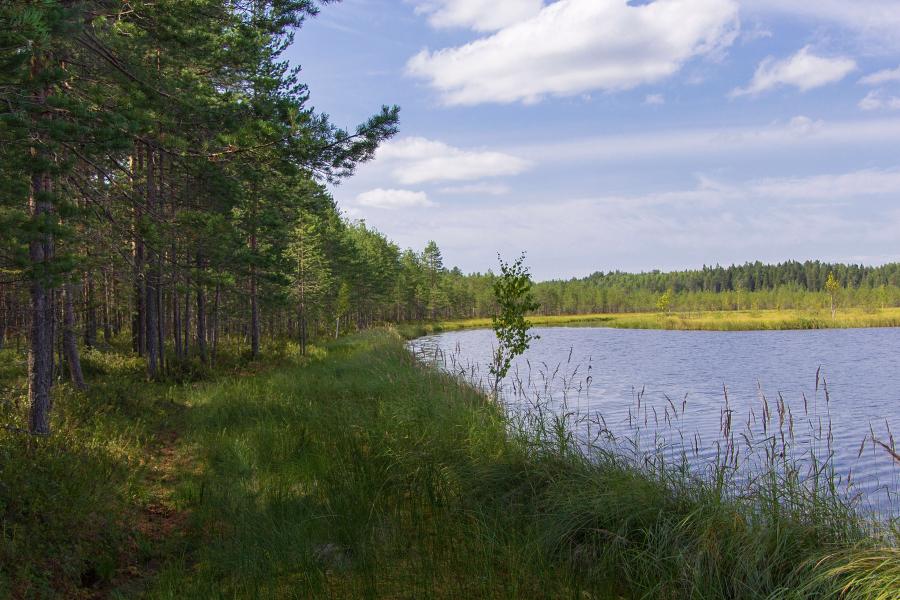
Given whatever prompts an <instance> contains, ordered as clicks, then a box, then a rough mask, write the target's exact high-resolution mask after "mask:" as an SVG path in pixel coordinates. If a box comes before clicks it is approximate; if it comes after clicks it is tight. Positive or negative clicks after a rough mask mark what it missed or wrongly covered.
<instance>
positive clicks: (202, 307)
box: [197, 254, 207, 363]
mask: <svg viewBox="0 0 900 600" xmlns="http://www.w3.org/2000/svg"><path fill="white" fill-rule="evenodd" d="M202 269H203V256H202V255H201V254H197V271H198V272H199V271H200V270H202ZM197 350H199V352H200V360H201V361H203V362H204V363H205V362H206V360H207V351H206V290H205V289H204V287H203V282H201V281H198V282H197Z"/></svg>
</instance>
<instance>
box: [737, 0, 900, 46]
mask: <svg viewBox="0 0 900 600" xmlns="http://www.w3.org/2000/svg"><path fill="white" fill-rule="evenodd" d="M740 1H741V6H742V9H743V10H742V12H744V13H745V14H748V15H759V14H761V13H779V14H785V15H790V16H795V17H800V18H802V19H808V20H811V21H819V22H825V23H831V24H834V25H836V26H838V27H839V28H841V29H847V30H850V31H853V32H856V33H857V34H859V37H860V39H861V41H862V42H863V43H864V45H866V46H867V47H868V48H870V49H872V50H877V51H882V52H883V51H884V50H885V49H886V48H888V47H893V48H896V47H897V46H898V36H897V29H898V28H900V10H898V7H897V0H740Z"/></svg>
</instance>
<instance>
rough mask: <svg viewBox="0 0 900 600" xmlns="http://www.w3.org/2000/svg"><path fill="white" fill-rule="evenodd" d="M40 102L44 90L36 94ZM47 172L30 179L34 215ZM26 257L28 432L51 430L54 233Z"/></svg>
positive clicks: (47, 206)
mask: <svg viewBox="0 0 900 600" xmlns="http://www.w3.org/2000/svg"><path fill="white" fill-rule="evenodd" d="M39 99H40V103H41V104H43V103H44V102H45V101H46V94H45V93H44V94H42V95H39ZM49 188H50V177H49V175H47V174H45V173H42V174H35V175H34V176H33V177H32V179H31V198H30V200H29V205H30V206H29V208H30V212H31V216H32V218H33V219H35V220H36V221H37V220H40V219H43V218H46V217H47V216H48V215H50V214H51V213H52V212H53V205H52V204H51V202H50V201H49V200H48V199H47V198H46V197H45V194H47V193H49V192H50V189H49ZM28 257H29V260H30V261H31V264H32V266H33V267H34V269H35V270H36V271H37V272H36V273H34V274H33V275H32V281H31V286H30V294H31V335H30V339H29V342H30V345H29V348H28V406H29V414H28V427H29V430H30V431H31V433H35V434H41V435H49V434H50V409H51V407H52V401H51V398H50V388H51V386H52V385H53V319H54V317H55V315H54V312H53V302H52V300H51V297H50V296H51V292H52V288H51V287H50V284H49V278H48V277H47V276H46V275H45V274H44V273H43V272H42V271H43V269H44V268H45V267H46V266H47V264H48V263H49V262H50V261H52V260H53V234H51V233H49V232H44V233H41V234H39V235H36V236H35V237H34V238H33V239H32V240H31V242H30V243H29V245H28Z"/></svg>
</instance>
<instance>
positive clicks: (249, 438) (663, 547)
mask: <svg viewBox="0 0 900 600" xmlns="http://www.w3.org/2000/svg"><path fill="white" fill-rule="evenodd" d="M267 352H268V354H267V358H266V359H265V360H263V361H256V362H253V361H248V360H246V359H245V358H241V357H240V356H239V354H238V353H237V352H235V354H234V356H233V357H232V358H229V357H228V356H223V357H222V358H221V359H220V364H219V366H218V367H217V369H216V370H213V371H207V372H203V371H202V370H200V369H199V367H198V368H197V370H196V371H194V370H191V369H185V370H183V371H182V372H181V374H180V376H179V378H178V379H177V380H176V379H174V378H173V379H172V380H170V381H165V382H157V383H152V384H151V383H147V382H146V381H144V380H143V370H142V366H141V362H140V360H139V359H136V358H131V357H125V356H123V355H120V354H116V353H112V352H108V353H101V352H97V351H94V352H90V353H87V354H86V356H85V366H86V369H85V370H86V372H87V373H88V377H89V382H90V384H91V390H90V391H89V392H87V393H77V392H74V391H72V390H70V389H68V388H67V386H65V385H61V386H60V387H59V388H58V390H57V400H56V404H55V406H54V411H55V412H54V427H55V433H54V435H53V436H52V437H50V438H49V439H32V438H28V437H27V436H23V435H22V434H17V433H13V432H10V431H6V430H4V431H5V432H0V457H2V461H0V475H2V476H0V516H2V519H3V527H2V529H0V542H2V545H0V597H5V596H12V597H15V598H19V597H21V598H56V597H72V598H100V597H110V598H138V597H140V598H167V599H175V598H177V599H183V598H198V599H207V598H248V599H250V598H410V599H413V598H573V599H575V598H578V599H590V598H636V597H644V598H723V597H729V598H744V597H746V598H762V597H766V598H781V597H785V598H823V597H838V590H840V589H845V592H846V595H845V596H843V597H847V598H884V599H887V598H894V597H896V596H895V595H894V594H895V593H896V592H897V591H898V590H900V583H898V582H900V555H898V551H897V550H896V547H895V546H893V545H892V543H891V542H890V541H888V540H887V539H886V538H884V537H873V536H872V534H871V532H870V530H868V529H867V528H866V526H865V524H864V523H862V522H860V521H859V520H858V519H857V517H856V516H855V515H854V514H853V512H852V511H851V510H849V509H847V508H845V507H844V506H842V505H840V504H836V503H831V502H830V501H828V500H827V499H823V498H817V499H815V500H814V501H806V500H803V499H802V494H799V495H797V494H798V492H799V491H798V490H789V491H790V492H791V493H792V494H794V495H792V496H791V497H792V500H791V502H787V501H786V500H785V499H784V498H782V499H779V498H776V497H773V496H771V495H763V494H761V495H760V497H758V498H729V497H728V495H727V494H723V493H722V490H720V489H717V488H716V487H715V486H714V485H713V484H705V483H703V482H700V481H696V480H694V479H689V478H686V477H684V476H683V475H681V476H679V475H678V474H676V473H662V472H651V471H647V470H644V469H642V468H641V467H640V466H639V465H635V464H632V463H630V462H628V461H625V460H622V459H621V458H620V457H618V456H616V455H615V454H604V455H597V456H593V457H591V460H586V458H585V457H584V456H582V455H581V454H579V452H578V451H577V448H576V446H575V445H573V444H572V443H571V440H570V439H569V438H568V437H567V436H566V434H565V433H564V432H561V431H559V430H554V429H553V428H552V427H548V428H547V429H544V430H543V431H533V430H532V431H531V432H530V433H527V434H526V433H524V432H523V431H521V430H518V429H516V427H515V426H514V425H513V424H512V423H511V422H510V421H509V419H508V418H507V416H506V415H505V413H504V411H503V410H502V409H501V408H499V407H498V406H497V405H496V404H494V403H492V402H490V401H489V400H488V399H487V398H485V397H484V396H482V395H481V394H479V393H478V392H476V391H475V390H474V389H472V388H470V387H468V386H466V385H464V384H462V383H461V382H459V381H457V380H455V379H454V378H452V377H450V376H447V375H445V374H442V373H440V372H438V371H436V370H434V369H431V368H429V367H427V366H424V365H422V364H419V363H418V362H416V361H415V360H414V359H413V358H412V357H411V355H410V354H409V353H408V352H407V351H406V349H405V347H404V344H403V341H402V339H401V338H400V336H398V335H397V334H396V333H395V332H392V331H390V330H378V331H371V332H367V333H362V334H356V335H352V336H349V337H346V338H342V339H341V340H339V341H336V342H331V343H329V344H327V345H324V346H319V347H315V348H313V349H312V352H311V353H310V356H309V357H306V358H302V359H299V358H296V357H295V356H294V349H293V348H290V347H288V348H287V349H285V348H279V347H272V348H268V349H267ZM292 356H294V357H293V358H292ZM19 359H20V357H19V356H18V355H13V354H12V353H11V352H8V351H7V352H5V353H4V354H2V355H0V367H3V366H4V365H5V366H6V367H5V369H0V375H2V376H4V377H6V379H4V380H3V381H4V382H5V383H4V385H6V386H7V387H6V392H9V394H10V395H9V396H6V397H9V398H14V399H15V398H21V393H22V389H21V387H18V386H20V383H16V380H15V378H14V377H11V374H13V373H14V372H21V369H22V365H21V363H20V362H18V361H19ZM9 382H13V383H9ZM7 404H8V405H5V406H4V408H3V415H2V416H3V418H4V422H5V423H9V422H12V423H16V418H17V415H20V414H21V412H22V411H21V407H18V408H17V407H16V406H15V401H13V402H11V403H7ZM551 425H552V424H551ZM780 502H784V504H779V503H780Z"/></svg>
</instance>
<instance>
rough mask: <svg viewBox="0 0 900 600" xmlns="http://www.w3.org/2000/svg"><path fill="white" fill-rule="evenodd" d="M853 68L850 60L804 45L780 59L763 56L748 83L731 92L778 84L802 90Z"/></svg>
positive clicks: (754, 92)
mask: <svg viewBox="0 0 900 600" xmlns="http://www.w3.org/2000/svg"><path fill="white" fill-rule="evenodd" d="M855 69H856V62H855V61H854V60H852V59H849V58H843V57H837V58H826V57H823V56H816V55H815V54H813V53H812V52H810V49H809V46H805V47H803V48H801V49H800V51H799V52H797V53H796V54H794V55H793V56H791V57H789V58H786V59H784V60H780V61H779V60H776V59H775V58H774V57H771V56H770V57H768V58H766V59H765V60H763V61H762V62H761V63H760V64H759V67H757V69H756V73H755V74H754V75H753V81H751V82H750V85H748V86H747V87H746V88H737V89H735V90H734V91H733V92H732V93H731V95H732V96H744V95H748V94H749V95H757V94H760V93H762V92H765V91H768V90H771V89H773V88H776V87H779V86H782V85H792V86H794V87H797V88H799V89H800V90H801V91H804V92H805V91H807V90H811V89H813V88H817V87H821V86H823V85H828V84H829V83H836V82H838V81H840V80H841V79H843V78H844V77H846V76H847V75H849V74H850V72H852V71H854V70H855Z"/></svg>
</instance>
